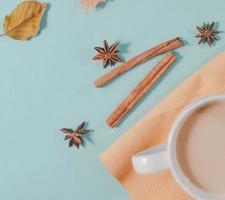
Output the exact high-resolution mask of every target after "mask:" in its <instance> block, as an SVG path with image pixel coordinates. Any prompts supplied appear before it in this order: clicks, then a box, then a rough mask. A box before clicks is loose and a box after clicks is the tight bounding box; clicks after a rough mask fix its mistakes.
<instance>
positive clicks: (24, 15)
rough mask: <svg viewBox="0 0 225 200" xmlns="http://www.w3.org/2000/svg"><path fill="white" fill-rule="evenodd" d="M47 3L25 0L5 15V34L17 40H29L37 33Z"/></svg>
mask: <svg viewBox="0 0 225 200" xmlns="http://www.w3.org/2000/svg"><path fill="white" fill-rule="evenodd" d="M45 10H46V4H45V3H40V2H38V1H24V2H22V3H21V4H19V5H17V7H16V8H15V9H14V10H13V11H12V12H11V13H10V15H7V16H6V17H5V21H4V25H3V27H4V34H2V35H7V36H9V37H11V38H14V39H17V40H28V39H29V38H32V37H34V36H36V35H37V33H38V31H39V28H40V23H41V20H42V17H43V15H44V12H45Z"/></svg>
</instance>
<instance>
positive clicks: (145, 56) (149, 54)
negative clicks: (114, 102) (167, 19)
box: [95, 37, 184, 87]
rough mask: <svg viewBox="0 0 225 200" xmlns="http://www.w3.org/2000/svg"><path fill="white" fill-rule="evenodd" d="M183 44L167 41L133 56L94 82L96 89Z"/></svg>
mask: <svg viewBox="0 0 225 200" xmlns="http://www.w3.org/2000/svg"><path fill="white" fill-rule="evenodd" d="M183 45H184V43H183V42H182V40H181V39H180V38H179V37H177V38H174V39H171V40H168V41H166V42H163V43H161V44H159V45H157V46H155V47H153V48H151V49H149V50H147V51H145V52H143V53H141V54H139V55H138V56H135V57H134V58H131V59H130V60H128V61H127V62H125V63H123V64H121V65H119V66H118V67H116V68H115V69H113V70H112V71H110V72H108V73H107V74H105V75H104V76H102V77H100V78H99V79H98V80H96V81H95V85H96V87H102V86H104V85H105V84H107V83H108V82H110V81H111V80H113V79H114V78H116V77H118V76H119V75H121V74H123V73H124V72H126V71H128V70H129V69H131V68H133V67H134V66H136V65H138V64H140V63H143V62H145V61H146V60H149V59H151V58H153V57H155V56H157V55H159V54H162V53H165V52H168V51H171V50H173V49H176V48H179V47H181V46H183Z"/></svg>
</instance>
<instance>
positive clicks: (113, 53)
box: [93, 40, 122, 68]
mask: <svg viewBox="0 0 225 200" xmlns="http://www.w3.org/2000/svg"><path fill="white" fill-rule="evenodd" d="M118 45H119V43H114V44H113V45H111V46H109V44H108V42H107V41H106V40H104V47H95V50H96V51H97V52H98V54H97V55H96V56H95V57H94V58H93V60H103V67H104V68H106V67H107V66H108V65H111V66H112V65H114V64H115V63H118V62H122V61H121V59H120V57H119V56H118V53H119V50H117V47H118Z"/></svg>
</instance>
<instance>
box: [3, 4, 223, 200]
mask: <svg viewBox="0 0 225 200" xmlns="http://www.w3.org/2000/svg"><path fill="white" fill-rule="evenodd" d="M19 2H20V1H18V0H10V1H8V0H0V20H1V21H3V19H4V16H5V15H6V14H8V13H9V12H10V11H11V10H12V9H13V8H14V7H15V5H16V4H17V3H19ZM49 3H50V9H49V10H48V16H47V20H46V19H44V23H43V24H42V31H41V33H40V35H39V36H38V37H36V38H33V39H32V40H30V41H28V42H21V41H16V40H13V39H10V38H8V37H1V38H0V95H1V99H0V123H1V125H0V133H1V136H0V199H1V200H15V199H17V200H31V199H32V200H40V199H41V200H53V199H54V200H62V199H63V200H75V199H81V200H90V199H93V200H115V199H117V200H126V199H129V196H128V194H127V193H126V192H125V191H124V190H123V188H122V187H121V186H120V185H119V183H118V182H117V181H116V180H115V179H114V178H113V177H112V176H111V175H110V173H109V172H108V171H107V170H106V169H105V167H104V166H103V165H102V164H101V162H100V160H99V156H100V155H101V153H102V152H103V151H104V150H105V149H106V148H107V147H109V146H110V145H111V144H113V143H114V142H115V141H116V140H117V139H118V138H120V137H121V136H122V135H123V133H124V132H126V131H127V130H128V128H129V127H131V126H132V125H133V124H134V123H135V122H136V121H138V119H140V118H141V117H142V116H144V114H145V113H147V112H148V111H149V110H150V109H151V108H152V107H153V106H154V105H155V104H156V103H157V102H159V101H160V100H161V99H162V98H163V97H164V96H166V95H168V93H169V92H170V91H171V90H172V89H173V88H175V87H176V86H177V85H178V84H179V83H180V82H181V81H182V80H184V79H185V78H186V77H188V76H189V75H190V74H192V73H193V72H194V71H196V70H197V69H198V68H199V67H200V66H201V65H202V64H204V63H206V62H207V61H208V60H209V59H210V58H212V57H213V56H215V55H216V54H217V53H219V52H221V51H223V49H224V47H225V46H224V44H225V40H224V39H225V38H224V34H223V33H222V34H221V35H220V37H221V40H220V41H219V42H218V43H217V44H216V45H215V46H214V47H211V48H209V47H207V46H198V45H197V41H196V39H195V38H194V35H195V34H196V30H195V25H201V24H202V23H203V22H204V21H206V22H207V21H208V22H210V21H213V20H214V21H216V22H218V24H217V25H218V29H219V30H221V31H223V30H225V20H224V19H225V11H224V8H225V1H224V0H214V1H206V0H198V1H196V0H183V1H181V0H170V1H168V0H155V1H153V0H141V1H140V0H139V1H138V0H136V1H135V0H132V1H131V0H123V1H122V0H109V1H108V2H107V3H106V4H105V5H104V6H100V7H98V8H97V9H95V10H93V11H92V12H90V13H86V12H85V11H84V9H83V8H82V7H81V5H80V3H79V0H66V1H62V0H49ZM46 23H47V24H46ZM176 36H181V37H182V38H183V39H184V40H185V41H186V46H185V47H184V48H181V49H179V50H177V52H178V53H179V55H180V56H179V57H180V59H178V62H177V64H176V65H175V66H174V67H173V69H172V70H170V72H169V73H167V75H166V76H165V77H164V78H163V80H161V81H160V84H158V85H157V87H155V88H154V89H153V90H152V91H151V92H149V93H148V95H147V96H146V97H145V98H144V99H143V100H142V102H141V104H139V105H138V106H137V107H136V108H135V109H134V111H133V112H131V113H130V114H129V116H128V117H127V118H126V121H124V123H123V124H122V125H121V126H119V127H118V128H116V129H110V128H109V127H108V126H107V125H106V123H105V120H106V118H107V117H108V116H109V115H110V114H111V112H112V111H113V109H115V108H116V106H117V105H118V104H119V103H120V102H121V100H122V99H123V98H124V97H126V96H127V94H128V93H129V91H130V90H131V89H132V88H133V87H134V86H135V85H136V84H137V83H138V82H139V81H140V80H141V79H142V78H143V77H144V76H145V74H146V73H147V72H148V71H149V70H150V69H151V68H152V67H153V66H154V64H156V63H157V62H158V61H159V60H160V59H161V58H162V56H158V57H156V58H154V59H152V60H151V61H148V62H146V63H144V64H142V65H140V66H138V67H137V68H135V69H133V70H131V71H130V72H128V73H126V74H124V75H123V76H122V77H120V78H118V79H117V80H116V81H113V82H112V83H110V84H109V85H108V86H107V87H104V88H102V89H96V88H95V87H94V84H93V82H94V80H95V79H96V78H98V77H99V76H101V75H103V74H105V73H106V72H107V71H110V70H111V68H110V67H109V68H107V69H103V68H102V65H101V63H100V62H95V61H92V60H91V58H92V57H93V56H94V55H95V51H94V50H93V47H94V46H96V45H100V46H101V45H102V41H103V39H107V40H108V41H109V42H110V43H112V42H115V41H119V42H120V43H121V46H120V50H121V54H122V56H123V58H125V59H126V60H127V59H129V58H131V57H133V56H135V55H137V54H138V53H140V52H142V51H144V50H146V49H148V48H150V47H152V46H154V45H156V44H158V43H160V42H163V41H165V40H167V39H170V38H173V37H176ZM174 103H176V102H174ZM171 106H173V105H171ZM82 120H88V121H89V126H88V127H89V128H90V129H94V130H95V131H94V132H93V133H92V134H91V136H90V138H91V139H92V141H91V140H87V141H86V147H85V148H81V149H80V150H79V151H77V150H76V149H75V148H68V144H67V143H66V142H64V141H63V138H64V136H63V135H62V134H61V133H60V132H59V131H58V129H59V128H61V127H72V128H73V127H75V126H76V125H78V124H79V123H80V122H81V121H82ZM143 187H144V186H143Z"/></svg>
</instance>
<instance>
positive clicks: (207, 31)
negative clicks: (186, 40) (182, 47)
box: [195, 22, 220, 46]
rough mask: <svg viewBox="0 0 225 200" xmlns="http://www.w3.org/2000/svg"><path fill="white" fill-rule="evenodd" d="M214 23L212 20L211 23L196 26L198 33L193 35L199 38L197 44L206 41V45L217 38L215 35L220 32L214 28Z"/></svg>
mask: <svg viewBox="0 0 225 200" xmlns="http://www.w3.org/2000/svg"><path fill="white" fill-rule="evenodd" d="M214 25H215V23H214V22H212V23H211V24H206V23H204V24H203V26H196V28H197V30H198V32H199V34H197V35H196V36H195V37H197V38H200V40H199V42H198V43H199V44H201V43H206V42H207V43H208V45H209V46H211V44H212V43H213V42H214V41H216V40H218V39H217V38H216V35H217V34H219V33H220V32H219V31H217V30H215V28H214Z"/></svg>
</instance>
